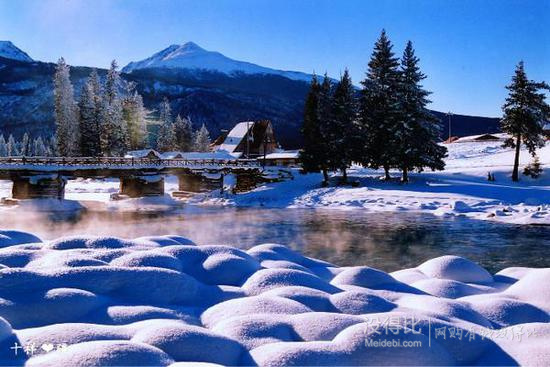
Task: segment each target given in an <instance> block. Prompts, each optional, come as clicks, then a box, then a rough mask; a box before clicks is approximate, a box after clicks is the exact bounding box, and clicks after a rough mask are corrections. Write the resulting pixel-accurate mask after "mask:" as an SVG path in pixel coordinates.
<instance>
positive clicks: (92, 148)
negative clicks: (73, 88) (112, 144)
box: [78, 76, 101, 157]
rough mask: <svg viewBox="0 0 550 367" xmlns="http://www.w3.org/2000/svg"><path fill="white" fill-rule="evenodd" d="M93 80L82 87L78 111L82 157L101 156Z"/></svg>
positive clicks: (89, 80)
mask: <svg viewBox="0 0 550 367" xmlns="http://www.w3.org/2000/svg"><path fill="white" fill-rule="evenodd" d="M93 83H94V80H93V79H92V76H90V78H88V80H87V82H86V83H85V84H84V85H83V86H82V91H81V92H80V101H79V102H78V109H79V112H80V136H81V142H80V148H81V154H82V155H83V156H84V157H98V156H100V155H101V145H100V139H99V136H100V135H99V133H100V129H99V119H98V115H97V111H96V96H95V95H94V85H93Z"/></svg>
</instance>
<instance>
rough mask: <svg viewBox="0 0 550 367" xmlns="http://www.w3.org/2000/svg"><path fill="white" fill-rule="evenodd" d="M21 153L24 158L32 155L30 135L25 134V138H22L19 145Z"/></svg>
mask: <svg viewBox="0 0 550 367" xmlns="http://www.w3.org/2000/svg"><path fill="white" fill-rule="evenodd" d="M19 153H20V154H21V155H22V156H29V155H31V146H30V138H29V134H27V133H25V134H23V138H21V143H20V144H19Z"/></svg>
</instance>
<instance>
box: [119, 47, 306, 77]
mask: <svg viewBox="0 0 550 367" xmlns="http://www.w3.org/2000/svg"><path fill="white" fill-rule="evenodd" d="M145 68H167V69H195V70H209V71H215V72H220V73H224V74H228V75H234V74H236V73H244V74H272V75H280V76H283V77H285V78H288V79H292V80H301V81H306V82H309V81H310V80H311V75H308V74H305V73H300V72H296V71H284V70H276V69H270V68H266V67H263V66H259V65H255V64H252V63H249V62H244V61H237V60H233V59H230V58H229V57H226V56H224V55H222V54H221V53H219V52H214V51H207V50H205V49H203V48H201V47H200V46H198V45H197V44H195V43H193V42H187V43H185V44H183V45H171V46H169V47H167V48H165V49H164V50H162V51H160V52H157V53H156V54H154V55H153V56H151V57H149V58H147V59H144V60H141V61H135V62H131V63H129V64H128V65H126V66H125V67H124V68H123V69H122V71H123V72H125V73H131V72H132V71H134V70H139V69H145Z"/></svg>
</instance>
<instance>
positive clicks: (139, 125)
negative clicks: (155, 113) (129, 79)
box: [122, 88, 147, 150]
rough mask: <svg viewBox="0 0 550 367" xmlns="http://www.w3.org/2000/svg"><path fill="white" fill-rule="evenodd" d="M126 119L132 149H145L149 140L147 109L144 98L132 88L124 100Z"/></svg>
mask: <svg viewBox="0 0 550 367" xmlns="http://www.w3.org/2000/svg"><path fill="white" fill-rule="evenodd" d="M122 110H123V116H124V121H125V123H126V127H127V130H128V144H129V149H130V150H138V149H143V148H144V147H145V146H146V144H147V142H146V138H147V111H146V110H145V107H144V106H143V98H142V97H141V96H140V95H139V94H138V93H137V92H136V91H134V90H133V88H132V89H130V90H128V94H127V96H126V97H125V98H124V100H123V102H122Z"/></svg>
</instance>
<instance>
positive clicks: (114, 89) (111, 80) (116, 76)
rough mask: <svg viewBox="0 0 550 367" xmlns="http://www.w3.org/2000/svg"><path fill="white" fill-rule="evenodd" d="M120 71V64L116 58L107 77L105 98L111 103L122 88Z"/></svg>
mask: <svg viewBox="0 0 550 367" xmlns="http://www.w3.org/2000/svg"><path fill="white" fill-rule="evenodd" d="M120 84H121V82H120V73H119V72H118V64H117V62H116V60H113V61H111V67H110V68H109V71H108V72H107V78H106V80H105V98H106V99H107V103H108V104H109V105H110V104H112V103H113V102H114V100H115V99H116V98H117V97H118V90H119V88H120Z"/></svg>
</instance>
